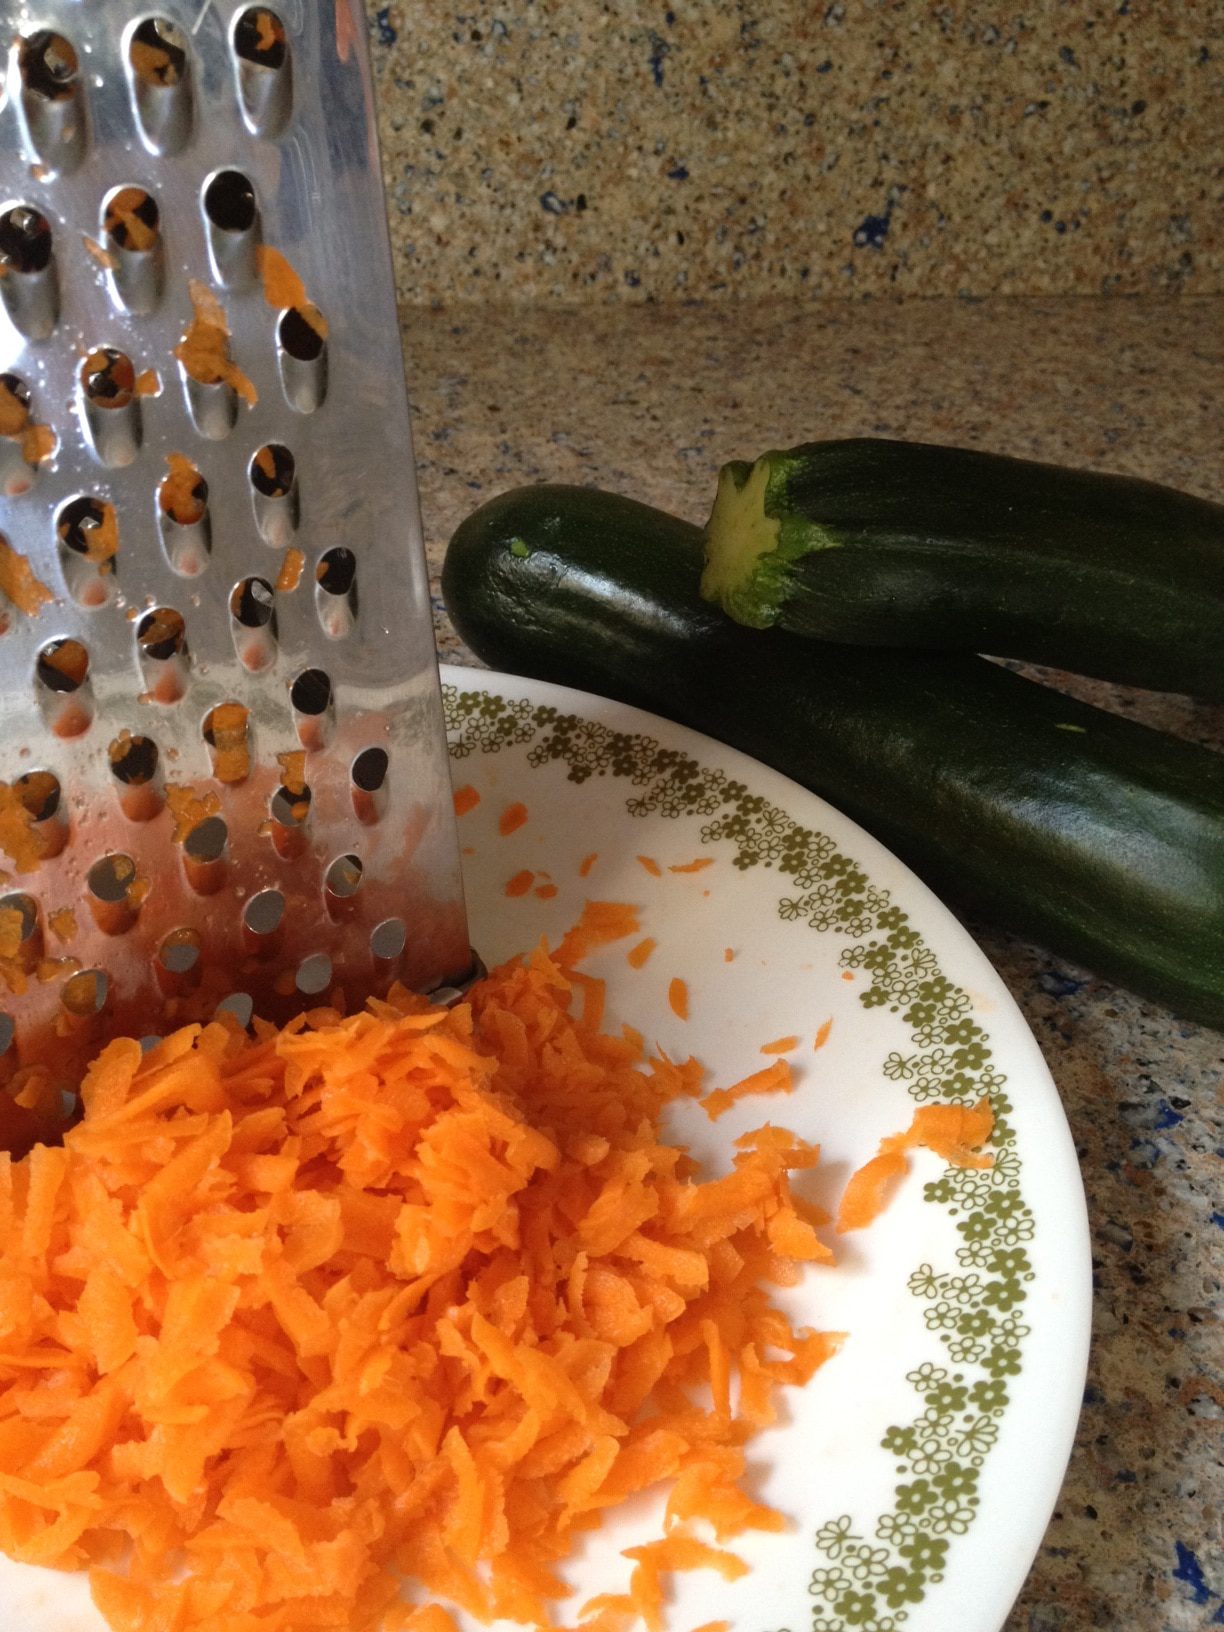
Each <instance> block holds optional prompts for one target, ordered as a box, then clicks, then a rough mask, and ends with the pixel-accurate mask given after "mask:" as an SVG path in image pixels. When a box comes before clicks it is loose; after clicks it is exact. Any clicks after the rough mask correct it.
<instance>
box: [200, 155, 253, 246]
mask: <svg viewBox="0 0 1224 1632" xmlns="http://www.w3.org/2000/svg"><path fill="white" fill-rule="evenodd" d="M204 213H205V214H206V215H207V217H208V219H209V220H210V221H211V222H212V224H213V226H214V227H216V228H217V229H218V231H220V232H250V230H251V228H252V227H253V226H254V225H255V218H256V215H257V214H258V211H257V209H256V205H255V189H254V187H252V185H251V183H250V181H249V180H248V179H247V177H246V176H244V175H243V174H242V172H241V170H220V171H218V173H217V174H216V175H215V176H214V177H213V178H212V180H211V181H210V182H209V183H208V185H207V186H206V187H205V189H204Z"/></svg>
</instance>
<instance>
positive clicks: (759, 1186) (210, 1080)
mask: <svg viewBox="0 0 1224 1632" xmlns="http://www.w3.org/2000/svg"><path fill="white" fill-rule="evenodd" d="M638 928H639V926H638V923H637V920H636V917H635V915H634V914H633V913H632V912H631V911H630V910H629V909H627V908H624V907H619V906H616V905H614V904H610V903H602V904H601V903H591V904H588V908H587V910H586V912H585V913H584V915H583V919H582V921H581V922H580V923H579V924H578V925H577V926H575V928H574V929H573V930H571V931H570V933H569V934H568V935H567V936H566V937H565V939H564V941H563V942H562V944H561V946H560V947H559V948H558V949H557V951H556V953H555V954H552V955H550V954H549V953H548V952H547V950H546V949H544V948H540V949H539V950H537V951H536V952H535V953H534V954H532V955H531V956H529V957H527V958H524V959H518V960H515V961H514V962H512V963H510V964H508V965H506V966H504V967H503V968H501V969H499V970H497V971H495V972H494V973H493V974H492V975H490V976H489V977H488V978H487V979H486V980H485V981H483V982H481V983H480V984H479V985H478V986H477V987H476V988H474V989H473V991H472V992H471V994H470V995H469V999H468V1000H467V1001H466V1002H464V1003H461V1004H459V1005H458V1006H457V1007H455V1008H453V1009H451V1010H449V1011H446V1010H441V1009H437V1008H433V1007H430V1006H429V1005H428V1003H427V1002H426V1000H424V999H421V998H417V997H414V996H411V995H409V994H406V993H404V992H402V991H396V992H394V993H393V994H392V997H391V998H390V999H389V1000H387V1001H371V1002H370V1003H369V1005H368V1006H367V1008H366V1009H365V1010H364V1011H362V1012H361V1013H359V1014H356V1015H353V1016H350V1017H347V1018H346V1017H343V1016H342V1015H340V1014H339V1013H337V1012H335V1011H333V1010H318V1011H315V1012H314V1013H312V1014H311V1015H309V1016H303V1017H299V1019H298V1020H296V1021H294V1022H292V1023H291V1024H289V1025H288V1026H286V1027H285V1028H284V1029H283V1030H282V1031H277V1030H276V1029H275V1028H273V1027H271V1026H268V1025H264V1024H262V1023H260V1022H258V1021H256V1022H255V1023H254V1026H253V1035H248V1034H247V1033H245V1032H243V1031H240V1030H239V1029H238V1028H237V1026H236V1024H233V1023H229V1022H226V1023H221V1022H217V1023H214V1024H211V1025H208V1026H205V1027H203V1028H201V1027H200V1026H188V1027H185V1028H183V1029H182V1030H180V1031H178V1032H176V1033H174V1034H173V1035H171V1036H169V1037H167V1038H166V1039H165V1040H164V1041H162V1042H161V1043H159V1044H157V1045H156V1046H154V1047H153V1048H152V1049H150V1051H149V1052H147V1053H144V1054H143V1055H142V1052H141V1048H140V1045H139V1044H138V1043H136V1042H135V1041H133V1040H130V1039H120V1040H117V1041H115V1042H112V1043H110V1044H109V1045H108V1046H107V1047H106V1048H105V1049H104V1050H103V1052H102V1053H101V1054H100V1055H99V1056H98V1058H97V1059H96V1060H95V1061H94V1063H93V1064H92V1066H91V1067H90V1068H89V1071H88V1074H87V1077H86V1080H85V1082H84V1085H83V1099H84V1116H83V1119H82V1120H81V1121H80V1122H79V1124H78V1125H77V1126H76V1127H74V1128H73V1129H71V1130H70V1131H69V1132H68V1133H67V1135H66V1136H65V1139H64V1143H63V1146H62V1148H51V1147H45V1146H38V1147H35V1149H34V1150H33V1151H32V1152H31V1153H30V1155H29V1156H28V1157H25V1158H23V1159H22V1160H20V1161H12V1160H11V1159H10V1158H8V1157H3V1156H0V1548H3V1550H4V1551H5V1552H6V1553H8V1554H9V1555H11V1556H12V1557H14V1558H16V1559H19V1560H23V1561H28V1562H31V1563H38V1564H45V1565H53V1566H56V1567H59V1568H65V1569H89V1570H91V1572H92V1574H91V1584H92V1589H93V1595H94V1599H95V1602H96V1603H97V1605H98V1607H99V1609H100V1610H101V1612H102V1614H103V1615H104V1616H105V1618H106V1619H107V1621H108V1623H109V1624H110V1625H111V1627H113V1628H116V1629H120V1632H144V1629H148V1628H152V1627H157V1628H166V1629H174V1632H187V1629H191V1628H209V1629H216V1632H222V1629H223V1632H276V1629H283V1632H289V1629H294V1632H296V1629H298V1628H306V1627H311V1628H335V1629H337V1632H339V1629H341V1628H343V1629H345V1632H360V1629H364V1628H369V1629H373V1628H378V1627H382V1628H387V1629H388V1632H397V1629H407V1632H449V1629H453V1625H454V1623H453V1622H452V1620H451V1618H450V1614H449V1612H448V1611H447V1610H445V1609H444V1608H443V1607H442V1604H443V1603H446V1604H449V1605H451V1606H459V1607H461V1608H462V1609H464V1610H466V1611H468V1612H470V1613H471V1614H473V1615H474V1616H476V1617H478V1618H480V1619H482V1620H488V1619H493V1618H498V1617H505V1618H507V1619H511V1620H515V1621H519V1622H524V1623H528V1624H542V1625H551V1624H553V1619H554V1616H553V1612H554V1610H555V1608H556V1606H557V1603H558V1601H559V1600H560V1599H562V1598H563V1597H564V1596H565V1595H566V1592H567V1588H566V1585H565V1583H564V1581H563V1579H562V1577H561V1576H560V1575H559V1574H558V1569H559V1567H560V1566H561V1565H562V1564H563V1562H564V1561H565V1559H566V1558H567V1556H568V1555H569V1553H570V1552H571V1550H572V1548H573V1546H574V1544H575V1542H576V1540H577V1538H578V1536H579V1535H580V1533H581V1532H584V1531H587V1530H590V1529H591V1528H593V1527H595V1526H597V1525H598V1524H599V1522H600V1516H601V1514H602V1513H603V1512H604V1510H605V1509H607V1508H610V1507H613V1506H615V1505H617V1504H619V1503H621V1502H623V1501H625V1500H626V1499H627V1498H629V1497H631V1496H633V1495H634V1494H635V1493H636V1492H639V1491H643V1490H646V1489H648V1488H650V1487H657V1486H659V1485H660V1484H663V1485H666V1486H668V1487H669V1489H668V1495H667V1507H666V1517H665V1534H664V1536H663V1538H662V1539H659V1540H653V1541H649V1542H647V1543H645V1544H644V1545H642V1546H640V1547H634V1548H630V1549H628V1551H627V1553H626V1555H625V1556H626V1558H627V1560H628V1561H629V1562H628V1563H627V1565H626V1579H625V1584H624V1591H623V1592H616V1593H612V1594H605V1595H603V1596H601V1597H600V1598H599V1599H595V1600H591V1601H589V1602H588V1603H586V1604H585V1605H577V1606H574V1607H573V1608H572V1609H571V1610H569V1611H567V1619H569V1620H570V1622H571V1624H574V1623H577V1622H578V1621H580V1622H581V1625H582V1626H583V1628H584V1629H587V1632H618V1629H620V1628H623V1627H626V1626H628V1625H629V1624H631V1622H632V1621H633V1620H634V1619H636V1618H637V1617H641V1618H643V1619H644V1620H645V1622H646V1623H647V1625H648V1626H649V1627H652V1628H658V1627H660V1626H661V1625H662V1616H663V1604H664V1599H665V1584H664V1582H665V1577H666V1575H667V1574H668V1572H671V1571H676V1570H683V1569H695V1568H714V1569H716V1570H718V1571H720V1572H721V1573H722V1574H723V1575H724V1576H725V1577H727V1578H733V1577H735V1576H736V1575H740V1574H742V1573H743V1571H744V1569H745V1568H746V1566H745V1565H744V1563H743V1561H742V1560H741V1559H739V1558H738V1557H737V1556H736V1555H735V1554H734V1553H733V1552H729V1551H727V1550H726V1549H725V1548H724V1547H723V1546H722V1545H721V1544H722V1543H724V1542H726V1541H727V1540H729V1539H731V1538H733V1537H735V1536H736V1535H738V1534H740V1533H742V1532H744V1531H746V1530H749V1529H754V1528H755V1529H766V1530H776V1529H780V1528H782V1527H783V1525H784V1522H785V1521H784V1519H783V1517H782V1515H780V1514H778V1513H776V1512H774V1511H772V1510H770V1509H768V1508H765V1507H763V1506H761V1505H760V1504H758V1503H757V1502H755V1501H754V1500H753V1499H752V1497H751V1496H749V1495H748V1494H747V1493H746V1492H745V1491H744V1490H743V1488H742V1487H741V1479H742V1476H743V1473H744V1469H745V1446H746V1444H747V1442H748V1441H749V1439H750V1438H751V1436H752V1434H753V1433H754V1432H755V1431H756V1430H757V1429H758V1428H760V1427H761V1426H762V1425H764V1424H767V1423H769V1422H771V1421H773V1420H774V1415H775V1406H774V1402H773V1395H774V1392H775V1390H776V1388H777V1387H778V1386H779V1385H780V1384H801V1383H804V1382H806V1381H807V1379H808V1378H809V1377H810V1376H811V1375H812V1373H813V1372H814V1371H815V1369H816V1368H817V1367H818V1366H819V1365H820V1364H821V1362H822V1361H824V1360H825V1359H826V1358H828V1356H829V1355H831V1354H832V1353H833V1352H835V1350H836V1348H837V1347H838V1343H839V1338H838V1337H837V1336H836V1335H831V1334H828V1333H820V1332H812V1331H806V1330H803V1331H795V1330H793V1329H792V1327H791V1325H790V1323H789V1322H788V1320H787V1319H786V1317H785V1316H784V1315H783V1314H782V1313H781V1311H780V1310H779V1309H778V1308H777V1307H775V1306H774V1304H773V1303H772V1302H771V1299H770V1295H769V1292H768V1286H769V1284H770V1283H771V1282H772V1283H776V1284H782V1285H785V1284H789V1283H792V1282H794V1281H795V1280H796V1279H797V1277H798V1275H799V1274H800V1269H799V1265H800V1264H802V1263H804V1262H825V1261H828V1260H829V1258H830V1257H831V1254H830V1251H829V1249H828V1247H827V1246H825V1245H824V1244H823V1242H822V1241H821V1240H820V1238H819V1236H818V1235H817V1233H816V1230H815V1228H814V1226H815V1225H816V1224H818V1223H823V1222H825V1219H824V1217H823V1215H820V1214H818V1213H817V1212H816V1211H815V1210H814V1209H813V1208H811V1207H809V1206H807V1205H805V1204H804V1203H803V1202H802V1201H800V1200H799V1199H797V1198H796V1197H795V1196H793V1195H792V1193H791V1190H790V1187H789V1183H788V1172H789V1171H790V1170H792V1169H798V1168H810V1167H812V1166H813V1165H814V1164H815V1163H816V1161H817V1158H818V1151H817V1150H816V1148H815V1147H813V1146H811V1145H809V1144H807V1143H805V1142H804V1141H803V1140H801V1139H798V1138H796V1137H795V1136H794V1135H792V1134H790V1133H788V1132H786V1131H785V1130H783V1129H780V1128H775V1127H771V1126H768V1125H767V1126H765V1127H762V1128H759V1129H758V1130H756V1131H755V1132H752V1133H748V1134H745V1135H744V1136H743V1137H741V1138H740V1139H738V1140H737V1141H736V1143H735V1148H734V1162H733V1166H732V1168H731V1170H730V1171H729V1172H727V1173H726V1174H724V1175H723V1176H722V1177H719V1178H713V1179H702V1178H701V1177H700V1175H699V1174H698V1171H697V1168H696V1164H695V1162H694V1161H693V1160H692V1159H691V1158H690V1157H689V1156H688V1154H687V1153H686V1152H685V1151H684V1150H683V1149H682V1148H680V1147H678V1146H676V1145H674V1144H671V1143H669V1142H668V1141H667V1139H666V1138H665V1137H664V1135H663V1133H662V1131H661V1128H660V1119H661V1117H662V1114H663V1112H664V1108H665V1107H666V1106H667V1105H668V1103H669V1102H671V1101H673V1100H675V1099H677V1098H678V1097H686V1096H687V1097H698V1096H700V1094H701V1091H702V1088H701V1075H702V1073H701V1070H700V1068H699V1067H698V1066H697V1064H696V1063H695V1062H694V1061H691V1060H689V1061H686V1062H684V1063H676V1062H674V1061H672V1060H670V1059H669V1058H667V1056H665V1055H664V1054H662V1053H655V1054H654V1055H649V1056H648V1055H647V1054H646V1052H645V1050H644V1048H643V1045H642V1041H641V1038H640V1037H639V1036H637V1034H636V1033H633V1032H632V1031H630V1030H629V1029H628V1028H626V1029H625V1030H624V1031H623V1032H622V1034H620V1035H611V1034H609V1033H608V1032H606V1031H604V1030H602V1029H601V1019H602V986H601V983H600V982H598V981H596V980H594V979H593V978H591V977H590V976H589V975H586V974H583V973H581V972H579V971H578V970H577V969H576V968H574V964H575V963H576V962H577V961H578V960H579V959H580V958H582V957H583V956H584V955H585V954H586V953H587V952H589V951H591V950H592V949H594V948H597V947H598V946H600V945H603V944H606V943H608V942H610V941H612V940H614V939H617V938H619V937H621V936H625V935H628V934H632V933H635V932H636V931H637V929H638ZM928 1109H945V1110H953V1111H955V1110H957V1109H958V1108H957V1107H938V1108H928ZM936 1120H938V1119H936ZM988 1124H989V1117H988V1115H987V1116H986V1117H985V1118H984V1119H982V1120H980V1122H979V1124H978V1125H975V1126H970V1125H969V1124H965V1125H963V1126H961V1125H960V1124H958V1130H957V1137H958V1138H960V1137H962V1136H963V1137H964V1138H965V1139H967V1140H971V1141H972V1140H977V1142H979V1143H980V1138H979V1137H978V1136H979V1135H981V1137H986V1136H987V1135H988V1134H989V1125H988ZM934 1129H935V1123H934V1122H933V1123H932V1124H931V1130H932V1131H933V1130H934ZM941 1137H945V1140H946V1139H947V1138H948V1137H950V1135H949V1134H948V1130H947V1129H946V1128H944V1129H942V1130H941ZM964 1153H967V1152H964ZM695 1525H698V1526H701V1527H703V1529H702V1533H701V1534H698V1533H697V1531H696V1530H695V1529H694V1526H695Z"/></svg>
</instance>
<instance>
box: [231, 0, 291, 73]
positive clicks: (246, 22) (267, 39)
mask: <svg viewBox="0 0 1224 1632" xmlns="http://www.w3.org/2000/svg"><path fill="white" fill-rule="evenodd" d="M234 51H235V53H236V54H237V55H238V56H239V57H241V59H242V61H243V62H249V63H253V64H254V65H255V67H257V68H272V69H278V68H283V67H284V66H285V62H286V60H287V58H288V55H289V46H288V41H287V39H286V37H285V25H284V23H282V22H281V20H280V18H279V17H278V16H277V15H276V13H275V12H274V11H269V10H268V8H267V6H250V7H249V8H248V9H247V10H246V11H244V12H243V13H242V15H241V16H240V17H239V19H238V21H237V23H235V25H234Z"/></svg>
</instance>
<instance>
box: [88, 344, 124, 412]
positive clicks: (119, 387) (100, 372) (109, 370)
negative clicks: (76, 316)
mask: <svg viewBox="0 0 1224 1632" xmlns="http://www.w3.org/2000/svg"><path fill="white" fill-rule="evenodd" d="M81 389H82V391H83V392H84V393H85V400H86V401H87V402H88V403H90V404H91V405H92V406H93V407H95V408H103V409H107V408H126V407H127V406H128V404H129V403H131V402H132V401H133V399H134V398H135V395H136V370H135V369H134V368H133V367H132V361H131V358H130V357H127V356H126V355H125V354H124V353H123V352H122V351H116V350H115V348H114V347H113V346H97V347H95V349H94V350H93V351H91V352H90V353H89V356H88V357H86V359H85V361H84V362H83V363H82V364H81Z"/></svg>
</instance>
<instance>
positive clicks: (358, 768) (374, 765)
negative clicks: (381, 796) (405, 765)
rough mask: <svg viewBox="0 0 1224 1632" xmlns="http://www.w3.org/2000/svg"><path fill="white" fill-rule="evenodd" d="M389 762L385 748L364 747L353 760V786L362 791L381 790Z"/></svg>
mask: <svg viewBox="0 0 1224 1632" xmlns="http://www.w3.org/2000/svg"><path fill="white" fill-rule="evenodd" d="M389 763H390V761H389V760H388V758H387V750H386V749H385V748H363V749H362V751H361V752H360V753H359V754H358V755H357V758H356V759H355V760H354V761H353V771H352V776H353V786H354V787H355V788H359V789H360V790H361V792H362V793H379V792H381V791H382V786H383V783H384V782H385V781H386V780H387V767H388V765H389Z"/></svg>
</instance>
